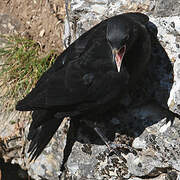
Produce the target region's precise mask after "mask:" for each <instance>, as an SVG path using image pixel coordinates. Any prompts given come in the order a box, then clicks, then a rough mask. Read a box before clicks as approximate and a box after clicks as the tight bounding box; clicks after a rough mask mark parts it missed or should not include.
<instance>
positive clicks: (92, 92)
mask: <svg viewBox="0 0 180 180" xmlns="http://www.w3.org/2000/svg"><path fill="white" fill-rule="evenodd" d="M115 74H116V73H115ZM117 74H118V73H117ZM118 75H119V74H118ZM117 77H119V76H117ZM117 77H115V76H114V75H113V76H112V73H109V72H107V73H104V72H97V71H95V72H93V71H92V72H90V71H89V70H88V69H85V68H82V67H81V63H80V62H79V61H72V62H71V63H68V65H67V66H66V67H65V68H63V69H60V70H59V71H56V72H55V73H54V74H53V75H52V76H51V77H50V78H49V79H48V80H47V81H46V84H44V85H43V86H40V87H36V88H40V89H41V91H38V93H33V91H37V90H36V88H35V89H33V90H32V92H31V93H30V94H29V95H28V96H27V97H25V98H24V99H23V100H21V101H19V102H18V104H17V106H16V109H17V110H21V111H27V110H36V109H49V108H50V109H53V107H64V106H66V107H68V106H74V105H77V104H81V103H84V102H92V103H97V102H98V101H99V100H100V99H103V98H104V97H105V96H106V95H108V94H110V93H111V92H113V91H112V88H113V87H112V86H114V89H116V86H115V85H116V83H117V84H119V82H118V80H119V79H118V78H117Z"/></svg>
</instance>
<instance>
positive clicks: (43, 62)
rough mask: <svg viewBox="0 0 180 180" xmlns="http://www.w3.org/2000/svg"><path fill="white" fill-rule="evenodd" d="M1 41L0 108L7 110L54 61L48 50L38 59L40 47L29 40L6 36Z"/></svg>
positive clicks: (40, 54) (51, 53) (53, 53)
mask: <svg viewBox="0 0 180 180" xmlns="http://www.w3.org/2000/svg"><path fill="white" fill-rule="evenodd" d="M3 38H5V39H6V40H7V42H8V43H7V46H6V47H4V48H0V59H1V61H2V63H1V67H0V86H1V99H2V100H1V106H3V109H4V110H7V109H8V110H10V109H13V108H14V106H15V103H16V102H17V100H19V99H22V98H23V97H24V96H25V95H26V94H28V93H29V92H30V90H31V89H32V88H33V87H34V86H35V84H36V82H37V80H38V79H39V78H40V76H41V75H42V74H43V72H45V71H46V70H47V69H48V68H49V67H50V66H51V64H52V63H53V62H54V60H55V57H56V54H55V52H54V51H51V52H50V53H49V54H48V55H46V56H44V57H42V51H41V48H40V45H39V44H38V43H36V42H34V41H33V40H29V39H26V38H22V37H9V36H8V37H3ZM2 59H3V60H2Z"/></svg>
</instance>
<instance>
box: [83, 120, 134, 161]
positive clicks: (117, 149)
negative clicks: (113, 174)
mask: <svg viewBox="0 0 180 180" xmlns="http://www.w3.org/2000/svg"><path fill="white" fill-rule="evenodd" d="M84 122H85V123H86V124H87V125H88V126H90V127H91V128H93V129H94V131H95V132H96V133H97V135H98V136H99V137H100V138H101V140H102V141H103V142H104V143H105V145H106V146H107V148H108V151H109V152H110V153H112V152H113V153H115V154H116V155H117V156H119V157H122V155H121V149H123V150H124V149H128V151H130V152H134V149H133V148H132V147H130V146H128V145H126V144H115V143H112V142H110V141H108V139H107V138H106V137H105V135H104V134H103V133H102V132H101V130H100V129H99V128H98V127H97V125H96V123H91V122H87V121H84ZM123 159H124V158H123Z"/></svg>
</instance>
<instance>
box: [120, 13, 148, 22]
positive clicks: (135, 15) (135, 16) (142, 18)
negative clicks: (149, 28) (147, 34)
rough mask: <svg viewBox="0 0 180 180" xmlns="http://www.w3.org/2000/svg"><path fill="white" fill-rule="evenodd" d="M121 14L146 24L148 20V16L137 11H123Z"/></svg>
mask: <svg viewBox="0 0 180 180" xmlns="http://www.w3.org/2000/svg"><path fill="white" fill-rule="evenodd" d="M122 16H125V17H128V18H131V19H132V20H133V21H136V22H139V23H141V24H144V25H145V24H147V23H148V21H149V17H148V16H146V15H145V14H142V13H138V12H129V13H124V14H122Z"/></svg>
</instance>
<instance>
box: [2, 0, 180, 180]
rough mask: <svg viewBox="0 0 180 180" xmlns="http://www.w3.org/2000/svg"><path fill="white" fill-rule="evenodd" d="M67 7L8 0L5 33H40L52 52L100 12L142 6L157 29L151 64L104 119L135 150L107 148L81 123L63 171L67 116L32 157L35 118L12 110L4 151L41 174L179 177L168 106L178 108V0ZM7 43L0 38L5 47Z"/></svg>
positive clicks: (175, 125)
mask: <svg viewBox="0 0 180 180" xmlns="http://www.w3.org/2000/svg"><path fill="white" fill-rule="evenodd" d="M68 8H69V19H68V18H67V17H65V9H64V3H63V2H61V1H55V0H54V1H38V2H37V1H36V0H34V1H32V2H30V1H20V0H19V1H3V3H1V4H0V9H1V10H0V13H1V14H0V22H1V23H0V32H1V34H2V33H15V34H17V33H20V34H21V35H25V36H28V37H30V38H32V39H34V40H37V41H38V42H39V43H40V44H41V47H42V50H43V51H44V52H45V53H46V52H47V51H48V50H50V49H52V48H56V49H57V50H58V51H59V52H60V51H62V49H63V47H62V45H63V43H64V45H65V46H68V44H69V43H70V42H72V41H73V40H75V39H76V38H78V37H79V36H80V35H81V34H82V33H83V32H85V31H86V30H88V29H89V28H90V27H92V26H93V25H95V24H96V23H98V22H100V21H101V20H102V19H106V18H107V17H111V16H113V15H115V14H120V13H123V12H129V11H138V12H143V13H145V14H147V15H148V16H149V17H150V20H151V21H152V22H153V23H154V24H155V25H156V26H157V28H158V39H159V41H158V40H156V39H154V40H153V50H152V58H151V62H150V64H149V68H148V70H147V72H146V73H145V74H144V76H143V78H142V79H141V80H140V81H139V83H138V85H137V87H135V88H134V90H133V91H132V92H131V93H130V94H129V96H127V97H126V98H125V100H124V104H125V106H126V108H125V109H120V110H119V111H118V112H111V113H108V114H105V115H104V118H105V119H107V121H106V122H107V123H104V124H99V127H100V128H101V129H102V128H103V130H104V133H105V134H106V136H107V137H108V138H109V139H110V140H111V141H114V142H116V143H117V144H126V145H130V146H132V148H133V150H131V149H130V148H129V147H128V148H124V151H123V152H122V153H121V156H117V155H116V154H109V153H108V151H107V147H106V146H105V145H104V144H103V143H102V142H101V140H100V139H99V138H98V137H97V136H95V135H94V132H92V131H90V130H89V129H88V128H87V127H86V126H85V125H84V124H82V127H81V128H79V130H78V133H79V135H78V139H77V142H76V143H75V144H74V146H73V149H72V152H71V154H70V156H69V158H68V161H67V164H66V169H65V171H63V172H60V166H61V164H62V157H63V149H64V146H65V143H66V132H67V129H68V125H69V120H68V119H65V120H64V121H63V123H62V125H61V127H60V128H59V129H58V131H57V132H56V134H55V135H54V137H53V139H52V141H51V142H50V143H49V144H48V146H47V147H46V149H45V150H44V152H43V153H42V154H41V155H40V157H39V158H38V159H37V160H36V161H35V162H33V163H29V162H28V158H27V153H26V151H27V147H28V142H26V135H27V133H28V124H29V120H27V119H28V118H19V116H18V115H17V116H15V115H14V114H7V115H6V117H8V118H7V119H8V120H7V121H5V122H3V120H4V118H1V119H0V121H1V122H3V124H5V128H4V126H2V125H1V126H0V128H1V130H0V132H1V133H0V155H1V158H3V159H4V160H5V161H9V162H11V163H17V164H19V165H20V166H21V167H22V168H24V169H26V170H27V171H28V174H29V176H31V177H32V178H34V179H37V180H38V179H50V180H51V179H52V180H56V179H59V175H61V179H100V180H101V179H112V180H114V179H130V180H142V179H149V180H178V179H180V153H179V149H180V120H179V119H178V118H177V117H176V118H175V117H174V115H173V113H171V112H170V111H169V109H170V110H171V111H172V112H174V113H177V114H179V115H180V110H179V104H180V103H179V99H180V94H179V92H180V91H179V89H180V86H179V71H180V68H179V60H180V2H179V1H178V0H174V1H172V0H171V1H167V2H166V1H163V0H156V1H154V0H141V1H140V0H135V1H134V0H133V1H132V0H128V1H119V0H111V1H108V0H99V1H96V0H92V1H88V0H71V1H69V6H68ZM63 29H64V31H63ZM4 43H5V42H3V41H1V45H2V46H3V45H4ZM13 113H15V112H13ZM3 115H4V114H3ZM3 117H4V116H3ZM12 117H13V118H15V119H19V121H18V123H16V124H13V125H11V124H10V123H9V122H10V121H11V120H12ZM23 117H24V116H23ZM110 119H111V121H109V120H110ZM1 124H2V123H1ZM12 129H13V131H12ZM10 132H11V133H10ZM13 137H14V138H13ZM117 150H118V148H117ZM23 172H24V171H23ZM23 178H26V177H23Z"/></svg>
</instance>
